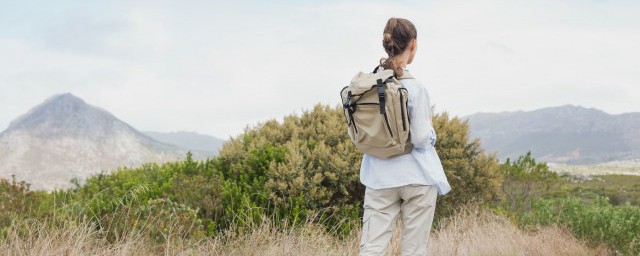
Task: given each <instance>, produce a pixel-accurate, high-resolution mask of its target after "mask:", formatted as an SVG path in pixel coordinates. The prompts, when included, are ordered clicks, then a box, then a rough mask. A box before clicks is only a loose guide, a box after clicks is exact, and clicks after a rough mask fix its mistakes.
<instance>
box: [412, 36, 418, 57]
mask: <svg viewBox="0 0 640 256" xmlns="http://www.w3.org/2000/svg"><path fill="white" fill-rule="evenodd" d="M417 50H418V39H415V38H414V39H413V40H411V52H414V53H415V52H416V51H417Z"/></svg>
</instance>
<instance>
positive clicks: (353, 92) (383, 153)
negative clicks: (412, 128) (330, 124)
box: [340, 67, 413, 158]
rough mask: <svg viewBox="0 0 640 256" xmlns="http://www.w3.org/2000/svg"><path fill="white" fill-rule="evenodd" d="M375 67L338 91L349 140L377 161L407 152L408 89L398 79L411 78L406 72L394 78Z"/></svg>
mask: <svg viewBox="0 0 640 256" xmlns="http://www.w3.org/2000/svg"><path fill="white" fill-rule="evenodd" d="M378 69H380V67H377V68H376V69H375V70H374V71H373V73H370V74H366V73H363V72H359V73H358V74H357V75H356V76H355V77H354V78H353V79H352V80H351V84H350V85H349V86H346V87H344V88H343V89H342V91H341V92H340V96H341V97H342V106H343V107H344V114H345V117H346V119H347V125H348V130H349V137H350V138H351V140H352V141H353V143H354V144H355V145H356V148H357V149H358V150H359V151H360V152H362V153H365V154H368V155H371V156H374V157H377V158H391V157H394V156H398V155H402V154H406V153H409V152H410V151H411V149H412V148H413V145H411V142H410V141H409V113H408V111H407V101H408V99H409V98H408V94H407V89H405V88H403V87H402V84H400V81H399V79H410V78H413V77H412V76H411V74H409V73H408V72H407V71H405V72H404V74H403V76H402V77H399V78H396V77H395V76H394V73H393V70H390V69H382V70H380V71H378Z"/></svg>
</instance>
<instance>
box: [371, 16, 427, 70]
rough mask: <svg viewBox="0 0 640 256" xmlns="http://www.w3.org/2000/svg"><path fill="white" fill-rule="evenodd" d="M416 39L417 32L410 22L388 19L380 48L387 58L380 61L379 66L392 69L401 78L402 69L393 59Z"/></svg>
mask: <svg viewBox="0 0 640 256" xmlns="http://www.w3.org/2000/svg"><path fill="white" fill-rule="evenodd" d="M416 38H418V31H417V30H416V27H415V26H414V25H413V23H411V21H409V20H407V19H402V18H390V19H389V21H387V25H386V26H385V27H384V33H383V34H382V46H383V47H384V50H385V51H386V52H387V54H388V55H389V57H388V58H382V59H380V66H382V67H383V68H385V69H393V72H394V73H395V75H396V76H402V73H403V72H402V67H400V66H399V65H398V63H397V60H396V58H395V57H396V56H397V55H400V54H401V53H402V52H404V51H405V50H406V49H407V46H409V43H410V42H411V40H413V39H416Z"/></svg>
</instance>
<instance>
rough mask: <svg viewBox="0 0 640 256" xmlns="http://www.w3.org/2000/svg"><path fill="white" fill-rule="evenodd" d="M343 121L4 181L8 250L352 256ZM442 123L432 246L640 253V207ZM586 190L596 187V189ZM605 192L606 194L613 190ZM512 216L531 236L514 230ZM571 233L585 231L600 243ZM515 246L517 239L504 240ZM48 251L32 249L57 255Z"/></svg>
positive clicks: (0, 235)
mask: <svg viewBox="0 0 640 256" xmlns="http://www.w3.org/2000/svg"><path fill="white" fill-rule="evenodd" d="M343 119H344V116H343V114H342V110H341V109H340V108H339V107H335V108H332V107H328V106H322V105H317V106H315V107H314V108H313V109H312V110H309V111H304V112H303V113H301V114H300V115H289V116H286V117H285V118H284V120H283V121H282V122H278V121H276V120H270V121H267V122H264V123H261V124H258V125H256V126H253V127H248V128H246V129H245V131H244V133H243V134H241V135H239V136H237V137H235V138H232V139H230V140H229V141H228V142H227V143H226V144H225V145H224V147H223V149H222V150H221V151H220V153H219V155H218V156H217V157H215V158H211V159H206V160H202V161H195V160H193V158H192V157H191V154H187V156H186V157H185V159H184V160H182V161H176V162H170V163H165V164H145V165H143V166H141V167H139V168H120V169H118V170H115V171H113V172H109V173H106V172H105V173H101V174H98V175H95V176H93V177H91V178H89V179H87V180H85V181H84V182H82V183H80V182H78V181H74V182H73V184H75V186H74V187H73V188H71V189H67V190H57V191H52V192H44V191H35V192H34V191H30V190H29V187H28V184H26V183H24V182H16V181H15V180H12V181H8V180H0V250H4V251H7V252H16V254H20V253H19V252H20V251H21V250H22V251H24V250H26V249H25V248H18V247H16V246H14V245H15V244H20V243H27V244H34V243H39V242H42V243H45V242H44V241H54V240H55V237H56V236H59V235H65V234H66V235H70V236H71V237H72V238H73V237H76V238H77V239H79V240H75V242H76V243H85V242H86V243H89V244H85V245H86V246H88V247H91V246H97V247H100V248H104V250H105V251H107V252H116V251H118V250H121V249H119V248H121V247H118V246H124V247H127V246H131V245H135V246H142V249H140V250H142V251H140V253H142V254H158V253H168V254H178V253H185V254H198V253H203V254H209V253H211V252H212V251H210V250H218V249H220V250H221V251H223V252H224V251H226V250H228V248H236V249H234V250H240V251H242V250H243V249H237V248H239V247H241V246H242V243H245V244H244V246H245V247H246V245H247V244H248V243H254V242H257V241H256V240H253V239H262V238H256V236H264V237H269V239H275V240H266V241H263V242H264V243H267V244H269V245H267V246H266V247H260V246H258V247H256V248H262V249H260V250H266V251H269V250H274V251H273V252H275V250H276V249H275V248H280V247H278V246H284V247H285V249H284V250H287V249H286V248H290V249H291V250H292V251H296V250H298V249H292V248H303V247H304V246H306V245H305V243H309V242H308V239H323V240H326V241H328V242H327V243H326V244H327V245H328V246H334V247H336V246H337V248H342V249H344V252H346V253H344V254H353V253H354V252H355V251H354V248H356V249H357V247H354V245H355V244H357V243H356V242H354V241H357V240H354V239H355V237H357V234H358V232H359V230H360V217H361V214H362V213H361V209H362V205H361V202H362V198H363V196H364V186H363V185H362V184H360V182H359V177H358V174H359V168H360V160H361V158H362V154H360V153H358V152H357V151H356V150H355V147H354V146H353V144H352V143H351V141H350V140H349V138H348V136H347V134H346V131H345V129H346V128H345V124H344V120H343ZM433 121H434V128H435V129H436V132H437V134H438V141H437V143H436V150H437V152H438V154H439V156H440V158H441V160H442V164H443V166H444V169H445V172H446V175H447V178H448V180H449V183H450V184H451V186H452V191H451V192H450V193H449V194H448V195H447V196H444V197H439V198H438V202H437V205H438V207H436V209H437V210H436V220H435V223H436V225H435V230H437V231H436V232H435V233H434V234H436V236H434V237H435V238H434V239H435V240H434V241H435V242H434V243H435V244H436V246H435V247H434V248H436V249H434V250H436V251H434V252H438V253H445V254H447V253H454V254H457V253H463V254H464V251H467V252H472V251H486V252H487V254H507V255H511V254H530V253H533V254H545V255H546V254H554V253H557V252H563V249H562V248H559V247H554V246H555V245H549V246H551V247H549V246H547V245H544V244H543V243H542V242H540V243H539V244H538V245H536V246H535V247H531V246H525V244H526V241H542V240H544V239H547V240H548V239H551V238H549V237H548V236H551V237H555V238H557V239H559V240H558V241H570V242H571V243H573V244H574V245H575V247H566V248H565V249H567V248H569V249H567V250H570V251H569V252H567V251H564V252H567V253H573V254H591V252H593V251H592V250H596V251H598V252H605V251H606V249H603V248H596V247H598V246H600V244H601V243H604V244H606V245H607V246H608V248H611V249H612V250H613V251H615V252H617V253H620V254H628V255H634V254H637V253H638V248H639V247H638V246H637V244H638V243H639V242H638V241H640V229H639V228H638V226H637V224H629V223H630V222H636V223H639V222H638V218H640V212H639V211H638V209H640V208H638V207H635V206H631V205H625V206H614V205H611V204H609V202H608V201H603V200H604V199H601V198H600V197H594V198H592V199H593V200H584V199H585V198H586V197H581V198H582V199H583V200H580V199H575V198H570V199H566V198H569V197H571V196H584V194H580V193H574V192H575V191H576V189H577V185H575V184H577V183H574V182H573V181H571V179H570V178H569V177H566V176H563V177H558V176H557V175H556V174H555V173H553V172H550V171H549V170H548V167H547V165H546V164H545V163H537V162H536V161H535V160H534V159H533V158H532V157H531V154H527V155H525V156H521V157H519V158H518V159H516V160H515V161H513V162H512V161H511V160H508V161H507V162H506V163H503V164H500V163H499V162H498V161H497V160H496V157H495V156H494V155H491V154H487V153H485V152H484V151H483V150H482V148H481V146H480V143H479V140H478V139H473V140H472V139H470V138H469V137H468V131H469V126H468V124H467V123H466V122H464V121H461V120H460V119H458V118H456V117H454V118H450V117H449V116H448V114H447V113H446V112H445V113H439V114H436V115H435V116H434V120H433ZM606 179H607V181H612V180H613V178H611V179H609V177H606ZM612 182H613V181H612ZM581 184H583V185H585V186H586V185H588V184H591V183H581ZM636 184H637V183H636ZM621 186H624V187H625V188H626V187H629V186H634V184H624V185H621ZM589 189H593V190H597V189H596V187H595V185H594V187H590V188H589ZM584 190H585V189H582V188H581V189H579V191H584ZM603 191H605V192H603V194H604V195H610V192H611V191H608V190H607V189H604V190H603ZM636 191H637V190H636ZM597 195H601V194H597ZM470 203H473V204H475V205H478V206H477V207H476V208H473V209H475V210H473V211H471V212H475V213H474V214H479V212H480V213H482V214H481V215H477V216H475V217H474V216H473V215H472V213H471V212H466V213H463V212H464V211H462V210H461V209H464V207H465V206H466V205H469V204H470ZM478 207H479V208H478ZM479 209H482V210H479ZM461 211H462V212H461ZM489 212H493V213H489ZM470 214H471V215H470ZM487 214H488V215H487ZM496 214H499V215H502V216H506V217H507V218H504V217H500V216H498V215H496ZM487 216H491V217H487ZM611 219H615V221H611ZM470 220H477V221H476V222H473V221H470ZM509 221H511V222H509ZM512 222H513V223H515V224H517V225H519V226H520V227H523V228H524V230H526V231H522V230H517V229H515V228H512V227H515V226H514V225H515V224H511V223H512ZM452 223H453V224H452ZM456 223H458V224H456ZM460 223H465V224H464V225H470V226H469V227H471V226H473V227H474V228H477V229H478V230H484V231H486V232H489V233H485V234H493V235H491V236H487V235H483V237H484V238H486V239H496V241H498V240H499V241H501V242H496V243H495V244H493V245H492V243H490V242H489V241H487V240H478V239H475V238H474V239H470V238H469V237H465V236H468V235H471V234H476V235H478V234H482V233H481V231H478V232H476V233H467V231H465V230H463V229H461V228H460V227H459V226H455V225H462V224H460ZM487 223H489V224H487ZM485 224H487V225H489V226H486V225H485ZM451 225H454V226H451ZM474 225H475V226H474ZM509 225H511V226H509ZM565 228H566V229H565ZM34 229H35V230H34ZM496 230H501V231H496ZM532 230H533V231H532ZM535 230H537V231H535ZM549 230H550V231H549ZM566 230H569V231H570V232H571V233H572V234H568V233H567V231H566ZM256 232H257V233H256ZM490 232H494V233H490ZM499 232H506V233H505V234H509V235H507V236H500V235H498V233H499ZM545 232H546V233H545ZM465 234H466V235H465ZM539 234H543V235H539ZM544 234H547V235H544ZM573 235H575V236H576V237H578V238H580V239H585V240H586V241H587V242H588V245H589V246H590V247H591V249H590V248H587V247H585V246H584V244H582V242H579V241H577V240H575V238H573ZM499 237H503V238H499ZM518 237H520V238H518ZM555 238H553V239H555ZM43 239H44V240H43ZM74 239H75V238H74ZM291 239H293V240H295V241H298V242H291ZM296 239H298V240H296ZM448 239H449V240H450V239H454V240H453V241H449V240H448ZM500 239H504V240H500ZM509 239H515V240H509ZM518 239H521V240H518ZM536 239H538V240H536ZM302 240H304V241H302ZM73 241H74V240H70V242H73ZM260 241H262V240H260ZM305 241H306V242H305ZM452 242H455V244H451V243H452ZM59 243H60V244H61V246H63V245H65V242H64V241H59ZM532 243H533V244H535V243H534V242H532ZM271 244H274V246H276V247H269V246H270V245H271ZM438 244H439V245H441V247H438V246H437V245H438ZM507 244H508V245H510V246H512V247H509V248H506V247H504V246H506V245H507ZM560 244H562V243H561V242H558V245H560ZM490 245H491V246H494V247H491V246H490ZM46 246H49V245H42V247H37V248H36V247H34V248H35V249H37V250H49V249H48V248H49V247H46ZM297 246H300V247H297ZM309 246H310V247H309V248H316V249H317V250H316V251H314V253H316V252H317V253H319V254H343V253H334V252H343V251H342V250H338V251H332V250H328V249H327V248H328V247H323V246H324V245H320V244H312V245H309ZM482 246H484V247H482ZM500 246H502V247H500ZM88 247H87V248H85V249H82V248H84V247H82V246H80V248H81V249H79V250H80V251H78V253H77V254H94V251H92V249H91V248H88ZM212 248H213V249H212ZM225 248H226V249H225ZM437 248H441V249H437ZM444 248H450V249H451V248H453V249H455V250H456V251H451V250H450V249H444ZM483 248H484V249H483ZM505 248H506V249H505ZM545 248H546V249H545ZM570 248H573V249H570ZM592 248H596V249H592ZM35 249H34V250H35ZM542 249H544V250H547V251H546V252H548V253H542V252H541V251H540V250H542ZM574 249H575V250H574ZM69 250H74V249H69ZM83 250H84V251H83ZM203 250H204V251H203ZM278 250H280V249H278ZM458 250H460V251H458ZM554 250H555V251H554ZM31 252H33V251H31ZM136 252H137V251H136ZM136 252H133V251H127V252H126V253H133V254H135V253H136ZM226 252H229V251H226ZM277 252H281V250H280V251H277ZM323 252H324V253H323ZM492 252H493V253H492ZM549 252H550V253H549ZM583 252H585V253H583ZM10 254H14V253H10ZM248 254H251V253H248Z"/></svg>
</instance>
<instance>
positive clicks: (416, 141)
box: [360, 18, 451, 255]
mask: <svg viewBox="0 0 640 256" xmlns="http://www.w3.org/2000/svg"><path fill="white" fill-rule="evenodd" d="M382 45H383V46H384V49H385V51H386V52H387V54H388V55H389V57H388V58H386V59H381V60H380V64H381V67H382V68H384V69H392V70H393V71H394V73H395V75H396V77H403V76H404V77H407V76H408V72H409V70H408V69H407V68H406V67H407V65H408V64H411V62H413V59H414V57H415V54H416V50H417V48H418V44H417V31H416V28H415V26H414V25H413V24H412V23H411V22H410V21H409V20H406V19H400V18H391V19H389V21H388V22H387V25H386V27H385V28H384V34H383V40H382ZM400 82H401V84H402V85H403V86H404V87H405V88H406V89H407V91H408V94H409V100H408V111H409V117H410V119H409V120H410V126H409V127H410V129H409V130H410V136H411V139H410V140H411V143H412V144H413V150H411V152H410V153H408V154H404V155H400V156H397V157H393V158H390V159H379V158H375V157H373V156H370V155H367V154H365V155H364V157H363V158H362V165H361V167H360V181H361V182H362V184H364V185H365V186H366V187H367V188H366V192H365V196H364V214H363V228H362V236H361V242H360V255H384V253H385V251H386V249H387V246H388V244H389V240H390V239H391V233H392V231H393V228H394V225H395V223H396V219H397V218H398V217H399V216H400V218H402V223H403V230H402V237H401V242H400V249H401V253H402V255H426V254H427V242H428V240H429V232H430V231H431V224H432V222H433V214H434V211H435V207H436V197H437V193H439V194H440V195H444V194H446V193H448V192H449V191H450V190H451V187H450V186H449V183H448V182H447V178H446V177H445V175H444V170H443V169H442V164H441V163H440V159H439V157H438V155H437V153H436V151H435V148H434V145H435V142H436V134H435V131H434V129H433V126H432V123H431V116H432V114H431V109H430V102H429V94H428V93H427V90H426V89H425V87H424V86H423V85H422V84H421V83H420V82H418V80H416V79H401V80H400Z"/></svg>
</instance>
